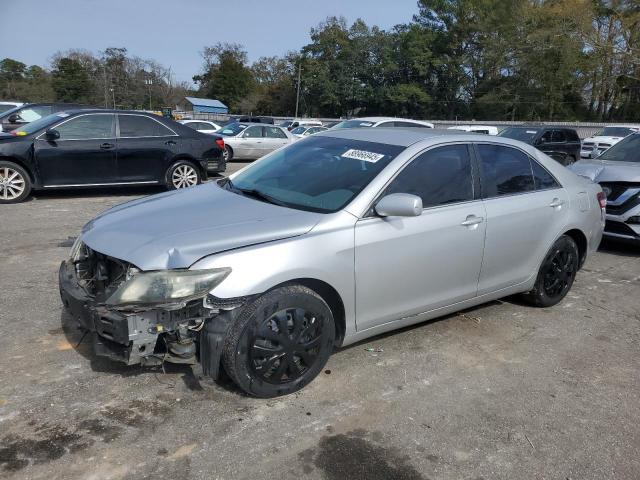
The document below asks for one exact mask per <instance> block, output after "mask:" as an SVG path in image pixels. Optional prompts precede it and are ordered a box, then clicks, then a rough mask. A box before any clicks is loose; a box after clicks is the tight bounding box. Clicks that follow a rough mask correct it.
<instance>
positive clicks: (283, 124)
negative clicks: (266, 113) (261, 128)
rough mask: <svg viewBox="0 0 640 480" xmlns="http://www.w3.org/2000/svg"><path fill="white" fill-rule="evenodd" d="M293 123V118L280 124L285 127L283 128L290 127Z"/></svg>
mask: <svg viewBox="0 0 640 480" xmlns="http://www.w3.org/2000/svg"><path fill="white" fill-rule="evenodd" d="M292 123H293V121H292V120H285V121H284V122H282V123H281V124H280V125H279V126H280V127H283V128H288V127H290V126H291V124H292Z"/></svg>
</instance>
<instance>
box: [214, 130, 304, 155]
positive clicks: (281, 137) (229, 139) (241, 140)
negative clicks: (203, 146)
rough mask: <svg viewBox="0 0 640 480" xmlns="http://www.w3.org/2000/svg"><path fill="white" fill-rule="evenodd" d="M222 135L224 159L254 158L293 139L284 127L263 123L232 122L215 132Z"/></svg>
mask: <svg viewBox="0 0 640 480" xmlns="http://www.w3.org/2000/svg"><path fill="white" fill-rule="evenodd" d="M216 133H217V134H219V135H222V136H223V137H224V143H225V145H226V148H225V151H224V156H225V161H227V162H228V161H230V160H231V159H234V158H235V159H237V160H255V159H256V158H260V157H263V156H264V155H266V154H268V153H271V152H273V151H274V150H277V149H278V148H280V147H283V146H285V145H288V144H290V143H292V142H293V141H294V140H295V137H294V136H292V135H291V133H289V131H288V130H287V129H286V128H282V127H278V126H276V125H265V124H263V123H233V124H230V125H225V126H224V127H222V128H221V129H220V130H218V131H217V132H216Z"/></svg>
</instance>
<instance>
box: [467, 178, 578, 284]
mask: <svg viewBox="0 0 640 480" xmlns="http://www.w3.org/2000/svg"><path fill="white" fill-rule="evenodd" d="M556 198H557V199H559V200H560V201H561V202H565V203H564V205H562V206H560V207H551V206H550V205H551V203H552V202H553V201H554V199H556ZM566 202H567V194H566V192H565V191H564V190H563V189H555V190H544V191H539V192H531V193H526V194H522V195H514V196H507V197H498V198H492V199H488V200H485V201H484V203H485V208H486V211H487V236H486V242H485V250H484V261H483V266H482V272H481V274H480V284H479V287H478V295H482V294H483V293H487V292H491V291H495V290H499V289H501V288H505V287H508V286H511V285H517V284H518V283H522V282H524V281H526V280H527V279H529V278H530V277H531V275H535V274H536V273H537V271H538V268H539V267H540V265H539V263H540V261H541V259H542V257H543V256H544V255H545V253H546V251H547V250H548V249H549V247H550V246H551V243H552V242H553V239H554V238H556V237H557V236H558V235H559V234H560V233H562V232H560V229H561V228H562V226H563V225H564V224H565V221H566V215H567V214H568V210H567V206H568V204H567V203H566Z"/></svg>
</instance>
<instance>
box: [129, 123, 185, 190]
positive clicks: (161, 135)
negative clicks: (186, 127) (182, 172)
mask: <svg viewBox="0 0 640 480" xmlns="http://www.w3.org/2000/svg"><path fill="white" fill-rule="evenodd" d="M118 127H119V128H118V132H119V135H118V159H117V164H118V174H119V176H120V178H121V179H122V181H123V182H152V181H159V182H163V181H164V178H165V174H166V171H167V169H168V168H169V165H170V162H171V159H172V158H173V157H174V156H175V154H176V153H177V152H178V151H179V149H180V142H181V139H180V137H178V136H177V135H175V134H174V132H173V131H171V130H170V129H168V128H167V127H166V126H164V125H162V124H161V123H160V122H158V121H157V120H154V119H153V118H151V117H147V116H144V115H133V114H118Z"/></svg>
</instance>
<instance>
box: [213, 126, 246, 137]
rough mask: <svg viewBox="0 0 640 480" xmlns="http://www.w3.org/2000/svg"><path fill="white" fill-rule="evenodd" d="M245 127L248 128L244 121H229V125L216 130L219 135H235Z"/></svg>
mask: <svg viewBox="0 0 640 480" xmlns="http://www.w3.org/2000/svg"><path fill="white" fill-rule="evenodd" d="M245 128H247V126H246V125H244V124H242V123H229V124H228V125H225V126H224V127H222V128H221V129H220V130H216V133H217V134H219V135H224V136H225V137H233V136H235V135H237V134H239V133H240V132H241V131H243V130H244V129H245Z"/></svg>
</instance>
